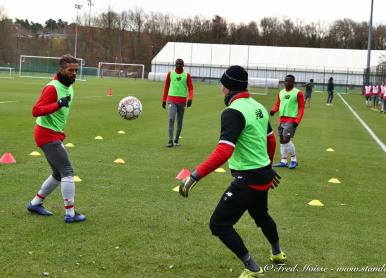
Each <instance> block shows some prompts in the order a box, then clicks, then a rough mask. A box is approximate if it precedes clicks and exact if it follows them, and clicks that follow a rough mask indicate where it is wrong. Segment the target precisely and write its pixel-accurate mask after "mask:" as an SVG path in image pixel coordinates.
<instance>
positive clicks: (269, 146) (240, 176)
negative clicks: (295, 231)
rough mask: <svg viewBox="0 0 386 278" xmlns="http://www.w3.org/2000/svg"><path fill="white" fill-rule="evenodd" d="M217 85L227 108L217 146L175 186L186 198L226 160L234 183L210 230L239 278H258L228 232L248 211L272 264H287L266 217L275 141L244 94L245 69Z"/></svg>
mask: <svg viewBox="0 0 386 278" xmlns="http://www.w3.org/2000/svg"><path fill="white" fill-rule="evenodd" d="M220 81H221V83H222V92H223V95H224V102H225V105H226V106H227V108H226V109H225V110H224V111H223V113H222V115H221V135H220V140H219V142H218V145H217V147H216V149H215V150H214V151H213V153H212V154H211V155H210V156H209V157H208V158H207V160H206V161H205V162H203V163H201V164H200V165H199V166H198V167H197V168H196V169H195V170H194V171H193V172H192V174H191V175H190V176H189V177H188V178H186V179H184V180H183V181H182V182H181V183H180V191H179V192H180V194H181V195H182V196H183V197H188V195H189V193H190V191H191V190H192V188H193V187H194V186H195V185H196V183H197V182H198V180H200V179H202V178H203V177H205V176H206V175H208V174H209V173H211V172H212V171H214V170H215V169H217V168H218V167H220V166H221V165H222V164H223V163H225V162H226V161H227V160H228V159H229V161H228V162H229V169H230V170H231V173H232V176H233V177H234V180H233V181H232V182H231V184H230V185H229V187H228V188H227V189H226V190H225V192H224V194H223V195H222V196H221V199H220V201H219V203H218V204H217V207H216V209H215V210H214V212H213V214H212V217H211V219H210V229H211V231H212V234H213V235H215V236H217V237H218V238H219V239H220V240H221V241H222V242H223V243H224V244H225V246H226V247H228V248H229V249H230V250H231V251H232V252H233V253H234V254H235V255H236V256H237V257H238V258H239V259H240V260H241V261H242V262H243V263H244V265H245V270H244V271H243V273H242V274H241V276H240V277H257V276H261V275H263V272H264V271H263V269H262V268H261V267H260V266H259V265H258V264H257V263H256V262H255V261H254V260H253V258H252V257H251V255H250V254H249V252H248V250H247V248H246V247H245V245H244V243H243V240H242V239H241V237H240V235H239V234H238V233H237V232H236V230H235V229H234V228H233V226H234V225H235V224H236V223H237V222H238V220H239V219H240V217H241V216H242V215H243V214H244V212H245V211H248V213H249V215H250V216H251V217H252V218H253V220H254V221H255V223H256V226H257V227H260V228H261V230H262V232H263V234H264V235H265V237H266V238H267V239H268V241H269V243H270V244H271V247H272V254H271V256H270V259H271V261H272V262H277V263H284V262H285V261H286V258H287V257H286V254H285V253H284V252H283V251H282V250H281V248H280V244H279V236H278V233H277V229H276V224H275V222H274V220H273V219H272V217H271V216H270V215H269V213H268V190H269V188H270V187H271V188H274V187H277V186H278V185H279V183H280V181H279V179H280V176H279V175H278V174H276V172H275V171H274V170H273V169H272V167H271V163H272V160H273V156H274V153H275V148H276V141H275V136H274V134H273V132H272V128H271V126H270V124H269V115H268V112H267V110H266V109H265V108H264V106H263V105H261V104H260V103H258V102H257V101H255V100H253V99H252V98H251V97H250V94H249V92H248V91H247V86H248V73H247V72H246V71H245V69H244V68H242V67H240V66H231V67H229V68H228V69H227V70H226V71H225V73H224V74H223V75H222V77H221V80H220Z"/></svg>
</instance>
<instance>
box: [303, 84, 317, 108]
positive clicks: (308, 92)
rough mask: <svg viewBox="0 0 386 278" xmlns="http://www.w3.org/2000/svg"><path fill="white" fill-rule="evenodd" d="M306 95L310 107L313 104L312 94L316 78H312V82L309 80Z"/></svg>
mask: <svg viewBox="0 0 386 278" xmlns="http://www.w3.org/2000/svg"><path fill="white" fill-rule="evenodd" d="M305 87H306V96H305V102H306V105H307V104H308V105H307V107H308V108H310V106H311V96H312V90H313V89H314V87H315V85H314V79H310V82H308V83H307V84H306V85H305Z"/></svg>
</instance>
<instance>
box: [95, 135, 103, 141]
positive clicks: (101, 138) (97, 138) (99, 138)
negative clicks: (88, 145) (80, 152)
mask: <svg viewBox="0 0 386 278" xmlns="http://www.w3.org/2000/svg"><path fill="white" fill-rule="evenodd" d="M94 139H95V140H103V137H102V136H99V135H98V136H96V137H95V138H94Z"/></svg>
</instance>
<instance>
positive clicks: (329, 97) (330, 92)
mask: <svg viewBox="0 0 386 278" xmlns="http://www.w3.org/2000/svg"><path fill="white" fill-rule="evenodd" d="M334 87H335V86H334V78H332V77H330V79H328V83H327V94H328V95H327V103H326V105H329V106H331V105H332V99H333V98H334Z"/></svg>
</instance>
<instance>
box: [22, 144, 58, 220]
mask: <svg viewBox="0 0 386 278" xmlns="http://www.w3.org/2000/svg"><path fill="white" fill-rule="evenodd" d="M50 146H51V145H50V144H46V145H43V146H42V147H41V149H42V151H43V153H44V155H45V157H46V158H47V152H49V149H50ZM47 161H48V164H49V165H50V166H51V169H52V174H51V175H50V176H49V177H48V178H47V179H46V180H45V181H44V182H43V184H42V186H41V187H40V190H39V191H38V193H37V194H36V196H35V197H34V198H33V199H32V200H31V202H30V203H29V205H28V207H27V209H28V210H29V211H30V212H34V213H37V214H40V215H43V216H51V215H52V212H50V211H48V210H47V209H46V208H44V207H43V201H44V199H45V198H46V197H47V196H48V195H50V194H51V192H52V191H54V190H55V188H56V187H57V186H58V185H59V183H60V180H61V177H60V173H59V172H58V171H57V170H56V169H55V168H54V167H53V165H52V164H51V162H50V160H49V159H48V158H47Z"/></svg>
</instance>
